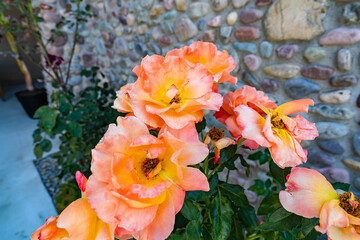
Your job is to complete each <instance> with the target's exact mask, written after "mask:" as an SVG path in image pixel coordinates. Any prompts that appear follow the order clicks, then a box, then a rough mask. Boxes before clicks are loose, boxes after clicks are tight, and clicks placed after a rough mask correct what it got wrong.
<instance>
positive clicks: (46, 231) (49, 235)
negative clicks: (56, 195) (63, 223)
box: [30, 217, 69, 240]
mask: <svg viewBox="0 0 360 240" xmlns="http://www.w3.org/2000/svg"><path fill="white" fill-rule="evenodd" d="M56 224H57V217H49V218H48V219H46V222H45V224H43V225H41V226H40V227H39V228H38V229H37V230H36V231H35V232H34V233H33V234H32V235H31V237H30V239H31V240H49V239H50V240H62V239H65V238H68V237H69V233H68V232H67V231H66V230H65V229H64V228H59V227H58V226H56Z"/></svg>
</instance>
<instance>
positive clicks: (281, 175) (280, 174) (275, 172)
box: [270, 161, 291, 185]
mask: <svg viewBox="0 0 360 240" xmlns="http://www.w3.org/2000/svg"><path fill="white" fill-rule="evenodd" d="M290 171H291V168H285V169H281V168H279V166H278V165H276V163H275V162H274V161H270V173H271V175H272V176H273V178H274V179H276V180H277V181H278V182H279V183H280V184H281V185H284V184H285V182H286V176H287V175H288V174H289V173H290Z"/></svg>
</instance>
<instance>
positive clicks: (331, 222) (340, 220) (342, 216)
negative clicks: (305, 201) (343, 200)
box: [315, 199, 349, 233]
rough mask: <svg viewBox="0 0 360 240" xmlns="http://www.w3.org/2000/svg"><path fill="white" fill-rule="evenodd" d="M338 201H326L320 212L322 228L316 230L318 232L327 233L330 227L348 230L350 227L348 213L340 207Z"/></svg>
mask: <svg viewBox="0 0 360 240" xmlns="http://www.w3.org/2000/svg"><path fill="white" fill-rule="evenodd" d="M339 204H340V201H339V200H338V199H334V200H329V201H326V202H325V203H324V204H323V206H322V208H321V211H320V226H316V227H315V229H316V231H318V232H321V233H326V232H327V231H328V230H329V228H330V227H332V226H334V227H339V228H346V227H348V226H349V219H348V217H347V213H346V212H345V211H344V210H343V209H342V208H341V207H340V206H339Z"/></svg>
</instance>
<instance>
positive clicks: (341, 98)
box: [319, 89, 351, 104]
mask: <svg viewBox="0 0 360 240" xmlns="http://www.w3.org/2000/svg"><path fill="white" fill-rule="evenodd" d="M350 97H351V90H348V89H337V90H330V91H326V92H323V93H321V94H320V96H319V99H320V100H321V101H322V102H324V103H333V104H344V103H347V102H348V101H349V100H350Z"/></svg>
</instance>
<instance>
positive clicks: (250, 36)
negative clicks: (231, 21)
mask: <svg viewBox="0 0 360 240" xmlns="http://www.w3.org/2000/svg"><path fill="white" fill-rule="evenodd" d="M235 37H236V39H237V40H239V41H252V40H255V39H258V38H259V37H260V30H259V29H258V28H256V27H245V26H243V27H238V28H236V30H235Z"/></svg>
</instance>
